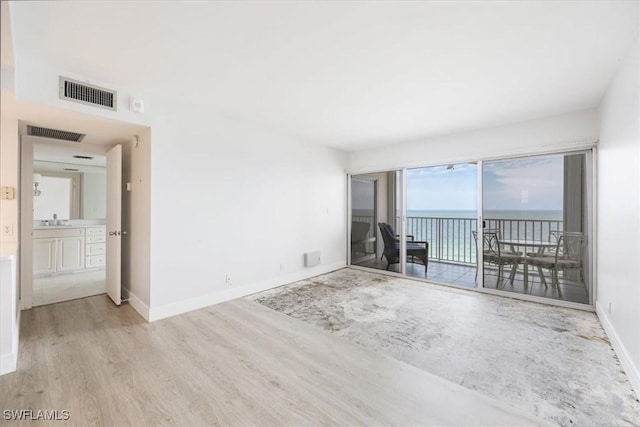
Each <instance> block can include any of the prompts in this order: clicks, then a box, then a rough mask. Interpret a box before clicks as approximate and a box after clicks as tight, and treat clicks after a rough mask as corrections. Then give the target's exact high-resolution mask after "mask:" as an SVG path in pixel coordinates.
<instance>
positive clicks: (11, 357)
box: [0, 351, 18, 375]
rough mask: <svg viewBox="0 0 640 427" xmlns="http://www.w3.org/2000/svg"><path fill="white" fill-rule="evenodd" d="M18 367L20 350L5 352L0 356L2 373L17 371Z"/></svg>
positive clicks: (0, 370) (0, 373)
mask: <svg viewBox="0 0 640 427" xmlns="http://www.w3.org/2000/svg"><path fill="white" fill-rule="evenodd" d="M17 367H18V352H17V351H14V352H11V353H7V354H3V355H2V356H0V375H4V374H9V373H11V372H15V371H16V369H17Z"/></svg>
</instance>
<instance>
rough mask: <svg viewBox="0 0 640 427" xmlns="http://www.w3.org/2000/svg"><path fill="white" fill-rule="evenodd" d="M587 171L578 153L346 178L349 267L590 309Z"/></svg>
mask: <svg viewBox="0 0 640 427" xmlns="http://www.w3.org/2000/svg"><path fill="white" fill-rule="evenodd" d="M591 165H592V152H591V151H584V152H575V153H566V154H553V155H544V156H530V157H523V158H508V159H502V160H492V161H478V162H475V161H471V162H465V163H458V164H448V165H441V166H432V167H424V168H415V169H408V170H402V171H386V172H378V173H370V174H362V175H356V176H352V177H351V207H352V209H351V221H350V231H351V233H350V234H351V235H350V243H351V244H350V256H351V265H357V266H361V267H367V268H374V269H379V270H387V271H390V272H395V273H401V274H405V275H407V276H410V277H414V278H418V279H423V280H428V281H431V282H435V283H443V284H450V285H455V286H462V287H468V288H475V287H479V288H484V289H492V290H497V291H500V292H509V293H516V294H522V295H528V296H535V297H542V298H551V299H556V300H561V301H568V302H574V303H581V304H590V303H591V302H592V294H593V292H592V288H591V277H590V271H591V269H590V266H591V253H592V250H591V244H592V242H591V236H590V234H591V233H590V230H591V229H592V226H591V218H590V213H591V192H590V188H592V170H591ZM479 204H481V206H478V205H479Z"/></svg>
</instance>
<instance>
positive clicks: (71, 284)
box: [32, 143, 107, 306]
mask: <svg viewBox="0 0 640 427" xmlns="http://www.w3.org/2000/svg"><path fill="white" fill-rule="evenodd" d="M33 172H34V173H33V182H34V185H33V187H34V188H33V237H32V239H33V305H34V306H38V305H46V304H52V303H56V302H60V301H66V300H71V299H76V298H84V297H87V296H91V295H97V294H102V293H105V251H106V247H105V242H106V235H105V218H106V189H107V175H106V157H105V156H104V155H97V154H90V153H83V152H80V151H79V150H77V149H75V148H73V147H68V146H57V145H54V144H49V143H35V144H34V147H33Z"/></svg>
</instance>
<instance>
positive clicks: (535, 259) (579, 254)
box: [527, 232, 587, 290]
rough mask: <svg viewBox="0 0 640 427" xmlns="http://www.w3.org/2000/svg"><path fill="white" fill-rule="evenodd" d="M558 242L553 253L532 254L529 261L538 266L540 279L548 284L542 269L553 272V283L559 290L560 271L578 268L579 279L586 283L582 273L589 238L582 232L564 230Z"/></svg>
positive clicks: (559, 235)
mask: <svg viewBox="0 0 640 427" xmlns="http://www.w3.org/2000/svg"><path fill="white" fill-rule="evenodd" d="M557 239H558V243H557V244H556V248H555V252H554V253H552V254H548V253H546V254H542V255H541V256H530V257H528V258H527V263H528V264H529V265H533V266H535V267H537V268H538V272H539V273H540V280H541V281H542V283H543V284H544V285H545V286H546V285H547V281H546V280H545V278H544V274H543V273H542V269H543V268H545V269H547V270H549V271H550V272H551V284H552V286H555V287H556V288H557V289H558V290H559V287H558V272H559V271H560V270H562V271H566V270H578V280H579V282H580V283H584V278H583V274H582V268H583V257H584V252H585V248H586V246H587V238H586V236H584V234H582V233H580V232H564V233H559V234H558V237H557Z"/></svg>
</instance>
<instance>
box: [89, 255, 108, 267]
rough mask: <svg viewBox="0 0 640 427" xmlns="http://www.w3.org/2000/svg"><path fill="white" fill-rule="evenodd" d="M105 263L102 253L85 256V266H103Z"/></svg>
mask: <svg viewBox="0 0 640 427" xmlns="http://www.w3.org/2000/svg"><path fill="white" fill-rule="evenodd" d="M105 264H106V262H105V256H104V255H91V256H88V257H87V268H93V267H104V266H105Z"/></svg>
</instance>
